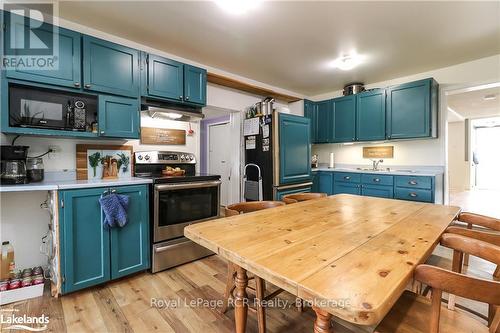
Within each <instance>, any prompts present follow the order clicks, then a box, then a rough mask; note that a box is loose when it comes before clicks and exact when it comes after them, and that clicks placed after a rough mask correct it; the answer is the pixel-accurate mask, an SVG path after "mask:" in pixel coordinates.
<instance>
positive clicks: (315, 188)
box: [311, 171, 320, 193]
mask: <svg viewBox="0 0 500 333" xmlns="http://www.w3.org/2000/svg"><path fill="white" fill-rule="evenodd" d="M319 175H320V173H319V172H317V171H313V172H312V176H313V179H312V182H313V184H312V188H311V192H313V193H318V192H319Z"/></svg>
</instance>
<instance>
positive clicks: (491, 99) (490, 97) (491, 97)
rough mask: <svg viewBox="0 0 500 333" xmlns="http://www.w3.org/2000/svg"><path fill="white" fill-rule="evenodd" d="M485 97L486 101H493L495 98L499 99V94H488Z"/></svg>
mask: <svg viewBox="0 0 500 333" xmlns="http://www.w3.org/2000/svg"><path fill="white" fill-rule="evenodd" d="M483 99H484V100H485V101H493V100H495V99H497V95H495V94H490V95H486V96H484V97H483Z"/></svg>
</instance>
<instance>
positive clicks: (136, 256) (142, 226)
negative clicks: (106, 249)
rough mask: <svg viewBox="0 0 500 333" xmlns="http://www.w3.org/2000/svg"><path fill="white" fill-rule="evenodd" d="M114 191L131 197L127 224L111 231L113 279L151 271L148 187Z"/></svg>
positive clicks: (119, 188) (132, 187)
mask: <svg viewBox="0 0 500 333" xmlns="http://www.w3.org/2000/svg"><path fill="white" fill-rule="evenodd" d="M113 190H115V191H116V193H117V194H125V195H128V196H129V198H130V203H129V207H128V211H127V215H128V223H127V224H126V225H125V226H124V227H122V228H113V229H111V278H112V279H116V278H119V277H122V276H125V275H128V274H131V273H135V272H139V271H143V270H145V269H148V268H149V206H148V187H147V186H144V185H138V186H122V187H115V188H113Z"/></svg>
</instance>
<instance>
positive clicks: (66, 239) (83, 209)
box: [59, 188, 110, 293]
mask: <svg viewBox="0 0 500 333" xmlns="http://www.w3.org/2000/svg"><path fill="white" fill-rule="evenodd" d="M104 191H105V189H103V188H92V189H79V190H65V191H61V192H59V194H60V198H61V199H62V202H61V204H60V213H59V216H60V217H61V221H60V228H61V230H60V235H61V236H60V237H61V239H60V241H61V271H62V277H63V284H62V291H63V293H68V292H72V291H75V290H79V289H83V288H86V287H90V286H93V285H96V284H99V283H102V282H106V281H108V280H109V279H110V262H109V245H110V237H109V231H108V230H106V229H105V228H104V227H103V225H102V221H103V213H102V210H101V206H100V204H99V198H100V197H101V195H102V194H103V192H104Z"/></svg>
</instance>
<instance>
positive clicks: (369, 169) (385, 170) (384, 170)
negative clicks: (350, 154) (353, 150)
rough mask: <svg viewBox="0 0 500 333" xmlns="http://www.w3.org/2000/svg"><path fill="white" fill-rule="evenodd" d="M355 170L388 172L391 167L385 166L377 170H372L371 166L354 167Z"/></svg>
mask: <svg viewBox="0 0 500 333" xmlns="http://www.w3.org/2000/svg"><path fill="white" fill-rule="evenodd" d="M356 170H360V171H373V172H389V171H391V169H389V168H386V169H377V170H374V169H372V168H356Z"/></svg>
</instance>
